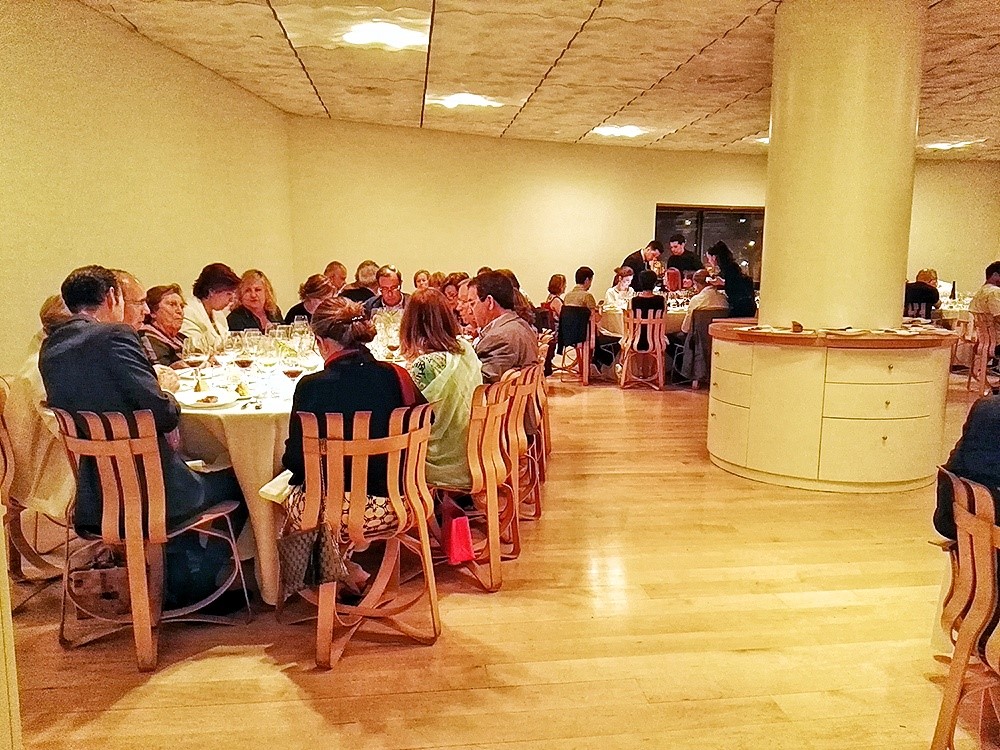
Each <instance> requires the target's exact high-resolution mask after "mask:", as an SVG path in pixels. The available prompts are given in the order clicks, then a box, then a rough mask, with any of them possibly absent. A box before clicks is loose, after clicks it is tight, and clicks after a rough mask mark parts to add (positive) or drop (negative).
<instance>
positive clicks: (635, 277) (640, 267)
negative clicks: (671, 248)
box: [622, 240, 663, 292]
mask: <svg viewBox="0 0 1000 750" xmlns="http://www.w3.org/2000/svg"><path fill="white" fill-rule="evenodd" d="M661 253H663V243H661V242H659V241H658V240H652V241H651V242H650V243H649V244H648V245H646V247H644V248H643V249H642V250H636V251H635V252H634V253H632V254H631V255H629V256H628V257H627V258H625V260H623V261H622V266H624V267H626V268H631V269H632V289H634V290H635V291H637V292H638V291H639V287H638V283H639V274H640V273H642V272H643V271H648V270H650V264H651V263H652V262H653V261H655V260H659V259H660V254H661Z"/></svg>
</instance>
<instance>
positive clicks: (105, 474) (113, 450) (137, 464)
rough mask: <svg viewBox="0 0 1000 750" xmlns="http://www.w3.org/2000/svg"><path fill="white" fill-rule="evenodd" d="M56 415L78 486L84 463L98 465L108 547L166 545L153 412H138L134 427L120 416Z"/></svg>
mask: <svg viewBox="0 0 1000 750" xmlns="http://www.w3.org/2000/svg"><path fill="white" fill-rule="evenodd" d="M52 411H53V412H54V413H55V415H56V420H57V421H58V423H59V430H60V432H61V433H62V438H63V445H64V446H65V448H66V453H67V456H68V457H69V461H70V466H71V467H72V469H73V475H74V476H75V477H76V479H77V482H79V481H80V465H81V463H82V462H85V461H93V462H94V463H95V464H96V467H97V476H98V480H99V483H100V487H101V505H102V515H101V538H102V539H103V540H104V543H105V544H111V545H124V544H125V543H126V540H142V539H144V538H145V539H146V540H147V541H149V542H150V543H152V544H165V543H166V541H167V504H166V492H165V489H164V484H163V468H162V466H161V464H160V445H159V442H158V438H157V434H156V422H155V421H154V419H153V413H152V412H150V411H148V410H143V411H137V412H134V413H133V415H132V419H133V423H132V425H130V422H129V420H128V419H127V418H126V416H125V415H124V414H120V413H117V412H106V413H103V414H97V413H94V412H87V411H84V412H78V413H76V414H75V415H72V414H70V413H69V412H66V411H63V410H62V409H53V410H52ZM74 417H75V418H74ZM140 475H141V479H140ZM144 518H145V519H146V524H145V526H146V528H145V530H144V528H143V526H144V524H143V519H144ZM122 529H124V536H122Z"/></svg>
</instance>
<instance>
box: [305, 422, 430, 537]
mask: <svg viewBox="0 0 1000 750" xmlns="http://www.w3.org/2000/svg"><path fill="white" fill-rule="evenodd" d="M432 413H433V412H432V411H431V407H430V405H429V404H423V405H421V406H414V407H404V408H399V409H395V410H393V412H392V414H391V415H390V417H389V433H388V435H386V436H385V437H370V426H371V418H372V415H371V412H366V411H365V412H356V413H355V414H354V418H353V420H352V431H351V437H350V438H347V437H345V430H344V415H343V414H326V415H324V430H323V433H322V434H321V433H320V423H319V418H318V417H317V416H316V415H315V414H312V413H311V412H297V416H298V418H299V420H300V422H301V424H302V453H303V456H304V461H305V507H304V510H303V513H302V528H303V529H311V528H315V527H316V526H317V525H319V523H320V522H321V521H322V520H323V519H322V518H321V515H320V508H321V507H323V506H325V508H326V520H327V522H329V523H330V524H331V526H332V528H333V529H334V530H335V531H337V533H338V535H339V538H340V541H341V543H343V544H346V545H351V546H353V547H354V548H355V549H358V550H364V549H367V547H368V545H369V544H370V543H371V542H372V541H373V540H374V539H385V538H389V537H392V536H395V535H397V534H398V533H401V532H403V531H405V530H406V529H408V528H409V527H410V526H411V525H412V523H413V520H414V515H415V514H420V515H421V516H422V517H424V518H426V517H427V515H428V513H429V512H430V511H431V510H432V509H433V502H432V501H431V500H430V492H429V491H428V490H427V483H426V475H425V467H424V461H425V459H426V456H427V442H428V440H429V439H430V429H431V415H432ZM374 457H384V459H385V462H386V469H385V483H386V489H387V498H388V503H389V507H390V508H391V509H392V511H393V512H394V513H395V515H396V518H397V519H398V521H399V523H398V527H396V528H393V529H391V530H389V531H384V532H377V533H372V532H370V531H368V530H367V529H366V528H365V510H366V508H367V499H368V478H369V459H371V458H374ZM347 466H350V474H351V477H350V482H349V483H348V481H347V478H346V477H347V472H346V471H345V468H346V467H347Z"/></svg>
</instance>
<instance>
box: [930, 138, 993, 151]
mask: <svg viewBox="0 0 1000 750" xmlns="http://www.w3.org/2000/svg"><path fill="white" fill-rule="evenodd" d="M985 142H986V139H985V138H977V139H975V140H974V141H953V142H951V143H948V142H946V141H942V142H941V143H925V144H924V148H929V149H932V150H934V151H951V150H952V149H953V148H965V147H966V146H971V145H973V144H974V143H985Z"/></svg>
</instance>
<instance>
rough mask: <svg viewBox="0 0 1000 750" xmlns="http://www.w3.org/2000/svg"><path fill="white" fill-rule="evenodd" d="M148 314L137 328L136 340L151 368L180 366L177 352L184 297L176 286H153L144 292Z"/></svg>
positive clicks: (182, 363) (181, 344) (179, 344)
mask: <svg viewBox="0 0 1000 750" xmlns="http://www.w3.org/2000/svg"><path fill="white" fill-rule="evenodd" d="M146 304H147V305H148V306H149V315H147V316H146V322H145V323H143V324H142V327H141V328H140V329H139V338H140V339H142V346H143V348H144V349H145V350H146V356H148V357H149V359H150V361H151V362H152V363H153V364H154V365H163V366H164V367H183V366H184V362H183V361H182V358H181V350H182V349H183V347H184V338H185V336H184V334H182V333H181V325H182V324H183V323H184V296H183V295H182V294H181V288H180V285H178V284H167V285H165V286H154V287H153V288H152V289H150V290H149V291H147V292H146Z"/></svg>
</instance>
